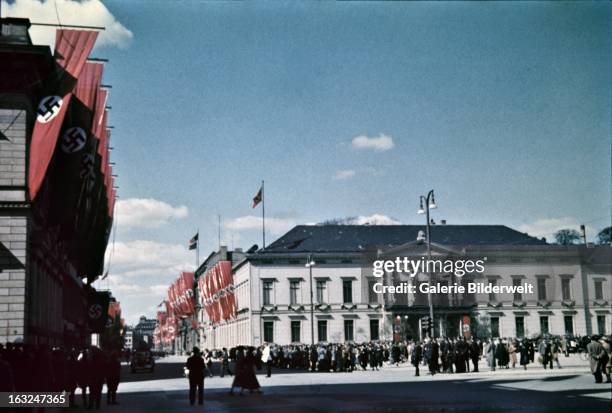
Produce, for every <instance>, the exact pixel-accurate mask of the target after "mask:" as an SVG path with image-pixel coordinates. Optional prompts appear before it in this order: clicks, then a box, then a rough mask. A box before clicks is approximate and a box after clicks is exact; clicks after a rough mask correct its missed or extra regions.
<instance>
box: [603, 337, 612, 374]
mask: <svg viewBox="0 0 612 413" xmlns="http://www.w3.org/2000/svg"><path fill="white" fill-rule="evenodd" d="M600 343H601V346H602V347H603V349H604V351H605V352H606V355H605V356H604V357H603V359H602V360H601V372H602V373H603V374H604V375H605V376H606V383H612V379H610V373H611V372H612V341H611V339H610V337H608V338H607V339H606V338H603V337H602V339H601V340H600ZM604 360H605V362H604Z"/></svg>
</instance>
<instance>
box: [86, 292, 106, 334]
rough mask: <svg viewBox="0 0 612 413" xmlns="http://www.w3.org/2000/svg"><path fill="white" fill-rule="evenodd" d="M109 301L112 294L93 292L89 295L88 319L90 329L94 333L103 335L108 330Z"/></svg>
mask: <svg viewBox="0 0 612 413" xmlns="http://www.w3.org/2000/svg"><path fill="white" fill-rule="evenodd" d="M109 301H110V294H109V292H108V291H92V292H90V293H89V296H88V300H87V317H88V322H89V328H90V329H91V331H92V332H93V333H102V332H103V331H104V329H105V328H106V321H107V319H108V305H109Z"/></svg>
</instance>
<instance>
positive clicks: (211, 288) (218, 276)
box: [198, 261, 236, 325]
mask: <svg viewBox="0 0 612 413" xmlns="http://www.w3.org/2000/svg"><path fill="white" fill-rule="evenodd" d="M198 291H199V294H200V296H201V302H202V305H203V306H204V308H205V310H206V314H207V315H208V319H209V321H210V323H211V324H213V325H214V324H218V323H220V322H221V321H228V320H232V319H235V318H236V297H235V295H234V279H233V276H232V262H231V261H219V262H218V263H217V264H215V266H214V267H212V268H210V269H209V270H208V271H207V272H206V273H205V274H204V275H202V276H200V279H199V280H198Z"/></svg>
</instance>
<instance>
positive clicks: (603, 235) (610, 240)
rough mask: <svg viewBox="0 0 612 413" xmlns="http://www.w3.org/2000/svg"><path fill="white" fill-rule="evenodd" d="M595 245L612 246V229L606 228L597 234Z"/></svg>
mask: <svg viewBox="0 0 612 413" xmlns="http://www.w3.org/2000/svg"><path fill="white" fill-rule="evenodd" d="M597 243H598V244H600V245H605V244H608V245H609V244H612V227H607V228H604V229H602V230H601V231H599V234H597Z"/></svg>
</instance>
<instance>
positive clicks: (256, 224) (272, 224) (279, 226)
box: [223, 215, 296, 234]
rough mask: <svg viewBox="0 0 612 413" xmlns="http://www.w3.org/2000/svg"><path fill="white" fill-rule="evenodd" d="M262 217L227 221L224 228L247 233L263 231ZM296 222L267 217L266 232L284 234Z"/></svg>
mask: <svg viewBox="0 0 612 413" xmlns="http://www.w3.org/2000/svg"><path fill="white" fill-rule="evenodd" d="M261 221H262V220H261V217H256V216H254V215H246V216H243V217H238V218H234V219H230V220H227V221H225V222H224V223H223V225H224V227H225V228H227V229H229V230H233V231H245V230H254V229H257V230H261V224H262V222H261ZM295 225H296V222H295V220H294V219H292V218H267V217H266V231H270V233H272V234H282V233H284V232H286V231H288V230H289V229H291V228H293V227H294V226H295Z"/></svg>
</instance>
